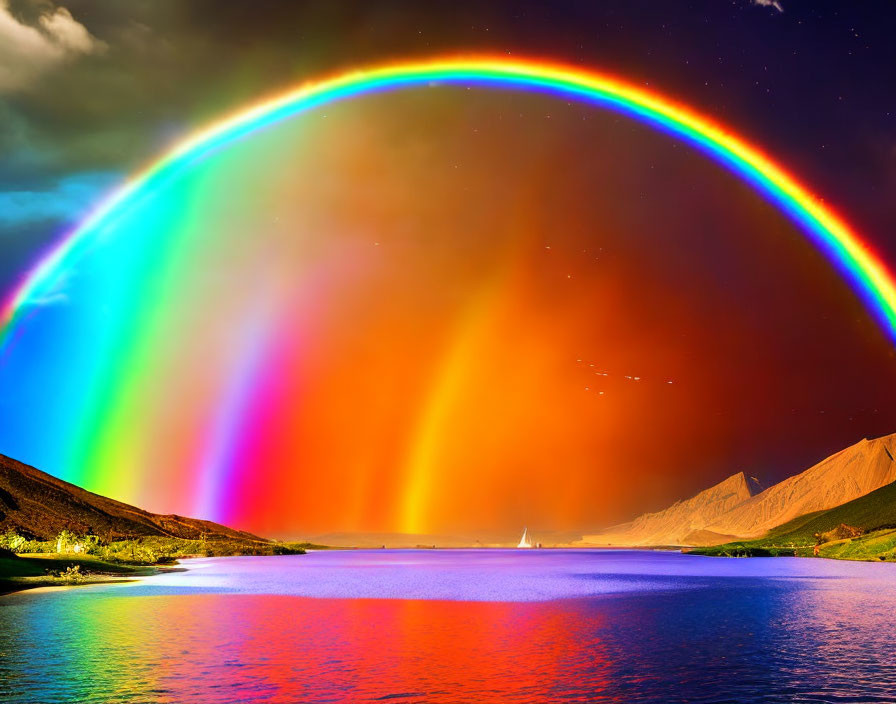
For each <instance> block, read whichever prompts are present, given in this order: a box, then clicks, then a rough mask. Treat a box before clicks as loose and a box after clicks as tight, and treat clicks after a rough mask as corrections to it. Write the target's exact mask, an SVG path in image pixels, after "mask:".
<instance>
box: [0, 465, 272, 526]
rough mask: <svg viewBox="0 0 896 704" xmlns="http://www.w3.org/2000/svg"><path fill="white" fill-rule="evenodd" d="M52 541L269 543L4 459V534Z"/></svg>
mask: <svg viewBox="0 0 896 704" xmlns="http://www.w3.org/2000/svg"><path fill="white" fill-rule="evenodd" d="M10 530H11V531H13V532H14V533H17V534H18V535H21V536H23V537H26V538H29V539H33V540H51V539H53V538H55V537H56V536H57V535H58V534H59V533H60V532H62V531H63V530H68V531H71V532H72V533H75V534H77V535H97V536H99V537H100V538H102V539H103V540H105V541H113V540H120V539H124V538H140V537H147V536H164V537H169V538H182V539H188V540H198V539H201V538H203V537H205V538H208V539H222V538H224V539H228V540H237V541H241V542H246V541H249V542H267V541H265V540H264V539H263V538H259V537H258V536H255V535H252V534H251V533H246V532H243V531H239V530H234V529H232V528H228V527H227V526H222V525H220V524H218V523H213V522H211V521H203V520H199V519H196V518H186V517H184V516H176V515H160V514H157V513H150V512H149V511H144V510H142V509H139V508H136V507H134V506H129V505H128V504H125V503H122V502H120V501H115V500H113V499H107V498H106V497H104V496H99V495H98V494H94V493H92V492H89V491H85V490H84V489H81V488H79V487H77V486H75V485H74V484H69V483H68V482H65V481H62V480H61V479H57V478H56V477H53V476H50V475H49V474H47V473H46V472H41V471H40V470H39V469H35V468H34V467H30V466H28V465H26V464H23V463H22V462H18V461H16V460H14V459H11V458H9V457H6V456H4V455H0V533H5V532H6V531H10Z"/></svg>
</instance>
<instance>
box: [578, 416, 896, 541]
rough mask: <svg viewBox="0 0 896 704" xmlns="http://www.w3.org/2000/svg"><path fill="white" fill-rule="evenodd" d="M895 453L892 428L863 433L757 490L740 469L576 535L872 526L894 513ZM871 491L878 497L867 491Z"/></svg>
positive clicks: (699, 534) (757, 533)
mask: <svg viewBox="0 0 896 704" xmlns="http://www.w3.org/2000/svg"><path fill="white" fill-rule="evenodd" d="M894 456H896V434H892V435H887V436H884V437H880V438H875V439H873V440H868V439H864V440H862V441H860V442H858V443H856V444H855V445H851V446H850V447H847V448H846V449H844V450H841V451H840V452H837V453H835V454H833V455H831V456H830V457H828V458H827V459H825V460H822V461H821V462H819V463H818V464H816V465H814V466H813V467H810V468H809V469H807V470H806V471H804V472H801V473H800V474H796V475H794V476H792V477H789V478H788V479H785V480H784V481H782V482H779V483H778V484H775V485H774V486H771V487H769V488H768V489H766V490H765V491H762V492H759V493H755V492H754V491H751V488H752V486H753V484H752V483H750V482H751V481H753V480H748V479H747V478H746V477H745V475H744V474H743V473H739V474H736V475H734V476H732V477H729V478H728V479H726V480H725V481H724V482H722V483H721V484H718V485H716V486H714V487H712V488H710V489H707V490H705V491H703V492H701V493H699V494H697V495H696V496H694V497H692V498H690V499H688V500H686V501H680V502H677V503H675V504H673V505H672V506H670V507H669V508H667V509H665V510H663V511H658V512H656V513H648V514H644V515H642V516H639V517H638V518H636V519H635V520H633V521H631V522H630V523H625V524H622V525H619V526H614V527H612V528H608V529H607V530H605V531H602V532H599V533H595V534H592V535H586V536H584V538H583V542H584V543H587V544H597V545H608V544H609V545H718V544H720V543H726V542H729V541H731V540H733V539H734V538H735V537H740V538H760V537H762V538H765V537H769V538H774V539H775V540H776V541H779V540H780V539H782V536H784V535H787V536H788V538H787V539H788V540H793V539H796V538H797V536H799V539H803V538H804V536H806V535H808V536H810V537H812V536H814V534H815V533H816V532H825V531H828V530H831V529H832V528H833V527H836V526H837V525H839V524H840V523H847V524H849V525H857V526H859V527H861V528H864V529H868V530H871V529H874V528H877V527H880V526H882V525H886V524H888V523H889V522H891V521H890V520H889V518H886V517H887V516H889V515H890V514H889V513H888V511H893V512H894V513H896V508H890V507H887V505H886V500H887V499H886V497H889V496H890V494H888V493H887V492H888V491H889V492H894V491H896V490H894V489H892V488H891V487H892V482H894V481H896V461H894ZM881 487H884V488H883V489H881ZM878 491H880V492H883V493H882V494H880V497H882V498H880V497H879V498H874V497H877V496H878ZM841 510H842V511H841ZM850 521H852V522H850ZM892 522H894V523H896V520H894V521H892ZM812 542H813V543H814V538H813V540H812Z"/></svg>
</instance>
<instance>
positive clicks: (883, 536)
mask: <svg viewBox="0 0 896 704" xmlns="http://www.w3.org/2000/svg"><path fill="white" fill-rule="evenodd" d="M894 529H896V482H893V483H892V484H887V485H886V486H883V487H881V488H880V489H877V490H876V491H872V492H871V493H870V494H866V495H865V496H860V497H859V498H858V499H853V500H852V501H848V502H847V503H845V504H842V505H840V506H837V507H835V508H832V509H828V510H826V511H816V512H814V513H809V514H806V515H805V516H800V517H798V518H795V519H793V520H792V521H788V522H787V523H784V524H783V525H780V526H778V527H777V528H775V529H773V530H771V531H769V532H768V534H766V535H764V536H763V537H761V538H757V539H755V540H745V541H735V542H731V543H726V544H724V545H717V546H714V547H711V548H699V549H695V550H692V551H691V552H694V553H697V554H701V555H722V556H731V557H740V556H745V557H746V556H762V555H771V556H774V555H812V554H813V553H814V548H815V546H816V545H818V546H819V555H820V556H821V557H837V558H841V559H851V560H870V559H896V556H894V554H893V548H894V545H896V530H894Z"/></svg>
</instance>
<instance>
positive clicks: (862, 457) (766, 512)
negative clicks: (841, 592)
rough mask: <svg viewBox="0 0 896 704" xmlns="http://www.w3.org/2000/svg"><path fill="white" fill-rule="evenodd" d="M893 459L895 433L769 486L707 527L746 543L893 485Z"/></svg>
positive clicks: (895, 475)
mask: <svg viewBox="0 0 896 704" xmlns="http://www.w3.org/2000/svg"><path fill="white" fill-rule="evenodd" d="M894 456H896V433H894V434H892V435H886V436H884V437H882V438H876V439H874V440H867V439H866V440H862V441H861V442H858V443H856V444H855V445H851V446H850V447H847V448H846V449H845V450H841V451H840V452H838V453H836V454H834V455H831V456H830V457H828V458H827V459H825V460H822V461H821V462H819V463H818V464H816V465H815V466H813V467H810V468H809V469H807V470H806V471H805V472H801V473H800V474H797V475H795V476H793V477H790V478H789V479H785V480H784V481H782V482H779V483H778V484H775V485H774V486H772V487H769V488H768V489H766V490H765V491H763V492H762V493H761V494H757V495H756V496H754V497H753V498H751V499H749V500H748V501H745V502H744V503H742V504H740V505H739V506H736V507H735V508H733V509H732V510H731V511H729V512H728V513H726V514H725V515H723V516H720V517H719V519H718V520H717V521H714V522H713V523H711V524H709V525H707V528H708V529H709V530H712V531H716V532H718V533H727V534H729V535H737V536H740V537H744V538H750V537H756V536H760V535H762V534H764V533H766V532H768V531H769V530H771V529H772V528H775V527H777V526H779V525H781V524H782V523H786V522H787V521H789V520H791V519H793V518H796V517H797V516H802V515H804V514H807V513H812V512H813V511H823V510H826V509H829V508H834V507H835V506H839V505H840V504H844V503H846V502H847V501H852V500H853V499H857V498H859V497H860V496H864V495H865V494H867V493H869V492H872V491H874V490H875V489H879V488H880V487H882V486H884V485H885V484H889V483H890V482H892V481H894V480H896V461H894V460H893V457H894Z"/></svg>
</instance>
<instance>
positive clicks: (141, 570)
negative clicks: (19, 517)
mask: <svg viewBox="0 0 896 704" xmlns="http://www.w3.org/2000/svg"><path fill="white" fill-rule="evenodd" d="M324 547H325V546H322V545H313V544H311V543H280V542H269V541H261V540H259V541H249V540H236V539H229V538H215V539H209V538H206V537H202V538H200V539H198V540H187V539H183V538H169V537H163V536H143V537H140V538H133V539H128V540H114V541H111V542H106V541H103V540H101V539H100V538H98V537H97V536H95V535H87V536H79V535H76V534H74V533H72V532H70V531H62V532H61V533H60V534H59V535H58V536H57V537H56V539H55V540H28V539H26V538H24V537H22V536H20V535H17V534H15V533H14V532H11V531H9V532H7V533H6V534H3V535H0V593H3V592H9V591H15V590H18V589H26V588H29V587H39V586H40V587H42V586H54V585H66V584H85V583H97V582H107V581H112V580H114V579H120V578H122V577H128V576H140V575H147V574H154V573H155V572H158V571H159V569H163V568H161V567H160V566H161V565H170V564H172V563H174V562H176V561H177V560H178V559H181V558H186V557H223V556H229V555H301V554H304V553H305V550H306V549H323V548H324Z"/></svg>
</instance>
